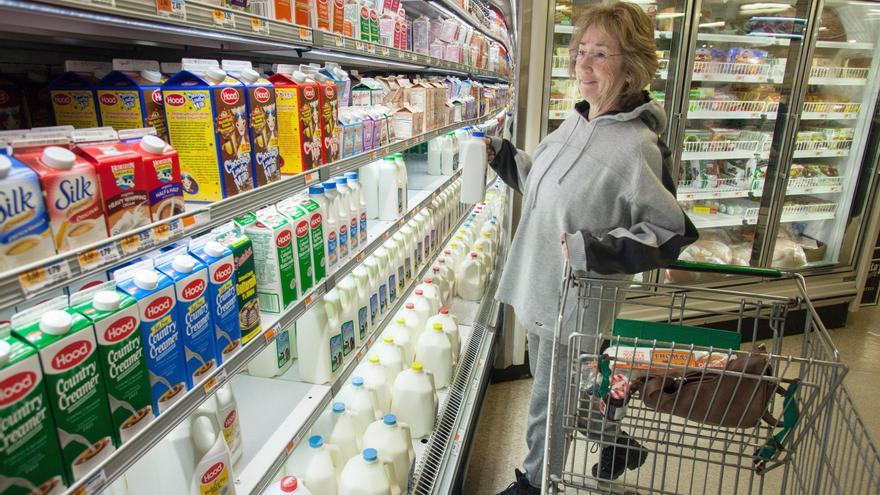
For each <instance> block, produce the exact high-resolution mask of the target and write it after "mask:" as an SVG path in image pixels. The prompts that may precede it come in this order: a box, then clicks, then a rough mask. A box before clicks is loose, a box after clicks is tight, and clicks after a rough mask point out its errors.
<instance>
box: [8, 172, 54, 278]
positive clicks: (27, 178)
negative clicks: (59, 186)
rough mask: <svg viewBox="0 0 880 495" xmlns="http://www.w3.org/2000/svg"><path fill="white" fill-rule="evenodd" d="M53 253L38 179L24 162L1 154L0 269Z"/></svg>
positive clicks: (25, 263) (13, 266)
mask: <svg viewBox="0 0 880 495" xmlns="http://www.w3.org/2000/svg"><path fill="white" fill-rule="evenodd" d="M53 255H55V243H54V242H53V241H52V231H51V229H50V228H49V217H48V215H47V214H46V207H45V205H44V204H43V191H42V189H40V179H39V178H38V177H37V174H36V173H34V171H33V170H31V169H30V168H28V167H27V166H26V165H25V164H23V163H21V162H20V161H18V160H16V159H15V158H12V157H8V156H6V155H0V271H6V270H11V269H13V268H18V267H21V266H24V265H27V264H28V263H33V262H35V261H39V260H43V259H46V258H48V257H51V256H53Z"/></svg>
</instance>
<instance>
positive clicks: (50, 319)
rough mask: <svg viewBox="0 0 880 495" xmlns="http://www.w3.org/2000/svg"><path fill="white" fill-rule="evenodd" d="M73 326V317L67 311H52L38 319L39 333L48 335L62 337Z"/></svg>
mask: <svg viewBox="0 0 880 495" xmlns="http://www.w3.org/2000/svg"><path fill="white" fill-rule="evenodd" d="M72 325H73V317H72V316H70V313H68V312H67V311H61V310H60V309H52V310H49V311H46V312H45V313H43V316H42V317H41V318H40V331H41V332H43V333H48V334H49V335H64V334H65V333H67V332H68V331H69V330H70V327H71V326H72Z"/></svg>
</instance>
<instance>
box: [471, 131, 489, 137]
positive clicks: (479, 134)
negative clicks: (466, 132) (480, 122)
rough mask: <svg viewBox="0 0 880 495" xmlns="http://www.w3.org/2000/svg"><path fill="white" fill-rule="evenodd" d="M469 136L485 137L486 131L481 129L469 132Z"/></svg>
mask: <svg viewBox="0 0 880 495" xmlns="http://www.w3.org/2000/svg"><path fill="white" fill-rule="evenodd" d="M471 136H472V137H475V138H482V137H486V133H485V132H482V131H476V132H474V133H473V134H471Z"/></svg>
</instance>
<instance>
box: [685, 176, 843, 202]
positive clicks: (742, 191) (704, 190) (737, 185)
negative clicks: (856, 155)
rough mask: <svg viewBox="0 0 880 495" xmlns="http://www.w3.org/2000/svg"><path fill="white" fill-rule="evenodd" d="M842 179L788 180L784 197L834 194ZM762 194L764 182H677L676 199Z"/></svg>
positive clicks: (686, 199) (838, 188)
mask: <svg viewBox="0 0 880 495" xmlns="http://www.w3.org/2000/svg"><path fill="white" fill-rule="evenodd" d="M843 180H844V179H843V177H824V176H823V177H795V178H792V179H788V187H787V188H786V190H785V195H786V196H800V195H807V194H834V193H839V192H840V191H841V190H842V189H843ZM763 194H764V181H763V180H760V181H757V182H756V183H754V187H753V184H752V181H751V180H737V179H721V180H720V181H718V183H717V184H716V185H715V186H714V187H710V186H707V187H694V186H692V185H689V184H686V183H685V182H684V181H682V182H679V184H678V188H677V196H676V197H677V198H678V200H679V201H699V200H706V199H731V198H746V197H749V196H752V197H756V198H757V197H761V196H763Z"/></svg>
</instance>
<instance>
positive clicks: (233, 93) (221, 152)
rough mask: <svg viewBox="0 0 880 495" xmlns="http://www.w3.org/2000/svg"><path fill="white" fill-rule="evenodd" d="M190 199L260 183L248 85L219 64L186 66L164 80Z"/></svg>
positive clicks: (221, 195)
mask: <svg viewBox="0 0 880 495" xmlns="http://www.w3.org/2000/svg"><path fill="white" fill-rule="evenodd" d="M162 97H163V100H164V102H165V119H166V122H167V124H168V136H169V139H170V140H171V144H172V146H174V148H175V149H176V150H177V152H178V155H179V156H180V168H181V174H182V177H183V192H184V196H185V198H186V199H187V201H198V202H213V201H218V200H220V199H223V198H227V197H230V196H234V195H236V194H238V193H240V192H243V191H248V190H251V189H253V188H254V187H255V186H256V181H255V176H254V167H253V163H252V160H251V149H252V147H253V146H252V143H251V139H250V134H249V132H248V115H247V104H246V95H245V88H244V85H242V84H241V83H240V82H238V81H237V80H235V79H233V78H231V77H229V76H227V75H226V73H225V72H224V71H223V70H222V69H220V68H218V67H211V68H209V69H207V70H206V71H205V73H204V74H203V75H202V76H199V75H196V74H195V73H193V72H189V71H187V70H183V71H181V72H178V73H177V74H175V75H174V76H172V77H171V78H170V79H168V81H166V82H165V84H163V85H162Z"/></svg>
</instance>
